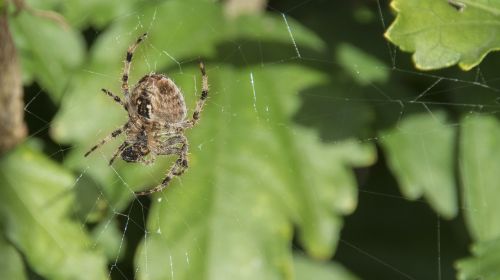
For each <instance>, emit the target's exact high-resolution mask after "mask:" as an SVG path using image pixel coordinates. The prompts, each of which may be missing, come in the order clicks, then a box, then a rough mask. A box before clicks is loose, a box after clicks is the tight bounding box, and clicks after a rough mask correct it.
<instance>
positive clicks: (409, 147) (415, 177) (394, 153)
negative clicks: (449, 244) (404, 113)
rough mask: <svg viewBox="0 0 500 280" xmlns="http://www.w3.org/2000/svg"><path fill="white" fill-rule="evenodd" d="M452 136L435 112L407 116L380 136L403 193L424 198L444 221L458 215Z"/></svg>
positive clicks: (451, 130)
mask: <svg viewBox="0 0 500 280" xmlns="http://www.w3.org/2000/svg"><path fill="white" fill-rule="evenodd" d="M454 135H455V127H454V126H452V125H450V124H448V123H447V122H446V118H445V115H444V114H443V113H442V112H434V113H433V114H432V115H431V114H428V113H425V114H415V115H411V116H409V117H406V118H404V119H403V120H402V121H401V122H400V123H399V125H398V126H396V127H395V128H393V129H390V130H388V131H385V132H384V133H383V134H382V135H381V137H380V138H381V143H382V147H383V148H384V150H385V151H386V156H387V161H388V164H389V167H390V168H391V170H392V171H393V172H394V173H395V175H396V178H397V179H398V181H399V185H400V187H401V190H402V192H403V194H404V195H405V196H406V197H408V198H410V199H418V198H420V197H421V196H425V197H426V198H427V200H428V201H429V203H430V204H431V205H432V207H433V208H434V209H435V210H436V211H437V212H438V213H440V214H441V215H442V216H444V217H447V218H452V217H454V216H455V215H456V214H457V194H456V187H455V182H454V157H453V153H454V150H455V148H454V139H455V138H454Z"/></svg>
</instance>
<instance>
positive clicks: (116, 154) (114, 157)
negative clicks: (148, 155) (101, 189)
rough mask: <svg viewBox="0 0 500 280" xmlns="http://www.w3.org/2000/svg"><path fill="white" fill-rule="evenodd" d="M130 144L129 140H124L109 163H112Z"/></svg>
mask: <svg viewBox="0 0 500 280" xmlns="http://www.w3.org/2000/svg"><path fill="white" fill-rule="evenodd" d="M128 145H129V143H128V142H127V141H125V142H123V143H122V144H121V145H120V147H118V149H116V151H115V153H114V154H113V156H112V157H111V159H110V160H109V165H112V164H113V162H114V161H115V159H116V157H117V156H118V155H119V154H120V153H121V152H122V151H123V150H124V149H125V148H126V147H127V146H128Z"/></svg>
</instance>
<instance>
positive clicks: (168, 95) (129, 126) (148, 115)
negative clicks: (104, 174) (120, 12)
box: [85, 33, 208, 195]
mask: <svg viewBox="0 0 500 280" xmlns="http://www.w3.org/2000/svg"><path fill="white" fill-rule="evenodd" d="M146 36H147V33H144V34H143V35H142V36H140V37H139V38H138V39H137V41H136V42H135V43H134V44H133V45H131V46H130V47H129V48H128V51H127V55H126V57H125V67H124V70H123V76H122V91H123V95H124V96H125V100H124V101H122V100H121V99H120V97H118V96H116V95H115V94H113V93H112V92H110V91H109V90H106V89H102V91H103V92H104V93H105V94H107V95H108V96H110V97H111V98H113V99H114V100H115V101H116V102H117V103H119V104H120V105H122V106H123V108H125V110H126V111H127V112H128V117H129V120H128V121H127V123H125V124H124V125H123V126H122V127H120V128H119V129H117V130H115V131H113V132H112V133H111V134H110V135H108V136H107V137H105V138H104V139H103V140H101V141H100V142H99V143H98V144H97V145H95V146H94V147H92V148H91V149H90V150H89V151H88V152H87V153H86V154H85V157H86V156H88V155H89V154H90V153H92V152H93V151H95V150H96V149H97V148H99V147H101V146H102V145H104V144H105V143H106V142H108V141H110V140H112V139H114V138H116V137H117V136H118V135H120V134H121V133H122V132H125V135H126V139H125V142H123V144H121V145H120V147H118V149H117V150H116V152H115V153H114V154H113V156H112V157H111V160H110V161H109V165H111V164H113V161H114V160H115V158H116V157H117V156H118V154H120V156H121V158H122V159H123V160H124V161H126V162H140V163H144V164H151V163H153V162H154V161H155V158H156V156H160V155H174V154H175V155H178V156H179V158H178V159H177V161H176V162H175V163H174V164H173V165H172V166H171V167H170V169H169V171H168V173H167V176H166V177H165V179H163V181H162V182H161V184H160V185H158V186H156V187H155V188H152V189H150V190H146V191H142V192H136V195H148V194H152V193H155V192H159V191H161V190H163V189H164V188H165V187H167V186H168V183H169V182H170V181H171V180H172V178H173V177H174V176H180V175H182V173H184V171H185V170H186V169H187V167H188V158H187V153H188V142H187V139H186V137H185V136H184V134H183V132H184V130H185V129H187V128H191V127H193V126H195V125H196V124H197V123H198V120H199V118H200V112H201V110H202V109H203V105H204V104H205V100H206V99H207V97H208V79H207V74H206V72H205V65H204V64H203V62H200V70H201V77H202V90H201V96H200V99H199V100H198V102H197V103H196V108H195V110H194V112H193V116H192V118H191V119H189V120H186V114H187V110H186V104H185V103H184V97H183V96H182V93H181V91H180V90H179V88H178V87H177V86H176V85H175V83H174V82H173V81H172V80H171V79H169V78H168V77H166V76H165V75H162V74H149V75H146V76H144V77H142V78H141V79H140V80H139V82H138V83H137V85H135V86H134V87H133V89H132V92H131V93H130V94H129V86H128V75H129V71H130V64H131V62H132V55H133V53H134V51H135V49H136V48H137V46H138V45H139V43H140V42H142V41H143V40H144V38H145V37H146Z"/></svg>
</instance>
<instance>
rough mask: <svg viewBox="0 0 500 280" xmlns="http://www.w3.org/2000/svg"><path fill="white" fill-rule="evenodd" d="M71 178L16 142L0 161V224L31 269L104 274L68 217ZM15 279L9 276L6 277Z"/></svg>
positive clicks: (63, 275)
mask: <svg viewBox="0 0 500 280" xmlns="http://www.w3.org/2000/svg"><path fill="white" fill-rule="evenodd" d="M74 182H75V178H74V177H73V176H72V175H71V174H69V173H68V172H67V171H66V170H64V169H62V168H61V167H60V166H58V165H57V164H55V163H54V162H52V161H50V160H48V159H47V158H46V157H45V156H43V155H41V154H40V153H38V152H36V151H34V150H32V149H30V148H27V147H19V148H18V149H16V150H15V151H13V152H11V153H10V154H8V155H6V156H4V157H3V158H2V159H1V160H0V186H1V188H0V223H1V225H2V228H3V229H4V234H5V235H6V237H7V239H8V240H9V241H10V242H11V243H12V244H14V246H15V247H16V248H18V249H19V250H20V251H22V253H23V254H24V256H25V257H26V260H27V262H28V263H29V264H30V267H32V268H33V269H34V270H35V271H36V273H38V274H40V275H42V276H44V277H46V278H49V279H106V278H107V273H106V263H105V259H104V257H102V256H101V254H100V253H99V252H96V251H93V250H91V249H89V248H90V245H91V242H90V239H89V237H88V235H87V234H86V233H85V231H84V230H82V228H81V226H80V224H79V223H78V222H76V221H72V220H71V219H70V218H69V214H70V212H71V209H72V208H71V207H72V203H73V199H74V198H73V197H72V196H71V192H70V191H71V187H72V185H73V184H74ZM6 279H15V278H6Z"/></svg>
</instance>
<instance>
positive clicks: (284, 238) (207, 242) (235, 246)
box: [137, 65, 375, 279]
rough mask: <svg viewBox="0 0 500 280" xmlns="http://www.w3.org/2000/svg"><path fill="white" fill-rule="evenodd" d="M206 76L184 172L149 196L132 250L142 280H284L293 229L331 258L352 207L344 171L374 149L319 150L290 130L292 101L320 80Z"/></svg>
mask: <svg viewBox="0 0 500 280" xmlns="http://www.w3.org/2000/svg"><path fill="white" fill-rule="evenodd" d="M208 74H209V77H210V83H211V85H212V87H211V89H212V97H211V98H210V99H209V100H208V104H207V107H206V109H205V110H204V111H203V114H202V121H201V123H200V125H199V126H198V127H196V129H193V130H192V131H191V133H190V137H189V139H190V142H191V147H193V149H192V151H191V163H190V166H191V167H190V170H188V172H186V173H185V174H184V175H183V177H182V178H181V179H179V180H176V182H174V183H173V184H172V185H171V187H170V188H169V189H167V190H166V191H164V192H163V193H161V194H159V195H156V198H157V200H155V204H154V205H153V208H152V209H151V212H150V218H149V219H148V229H149V232H151V234H150V235H148V236H149V239H148V240H147V241H146V242H143V244H142V246H141V248H140V249H139V250H138V251H137V257H138V264H139V266H140V270H139V276H140V278H141V279H165V277H171V274H172V273H174V274H175V276H174V278H176V279H202V278H203V279H221V278H228V279H282V278H285V279H288V278H291V275H292V256H291V254H290V252H289V249H288V248H289V246H290V242H291V238H292V227H293V225H294V224H295V225H296V226H297V227H298V230H299V239H300V240H301V243H302V244H303V245H304V247H305V249H306V250H307V251H308V252H309V253H310V254H311V255H313V256H315V257H316V258H321V259H327V258H329V257H331V255H332V254H333V252H334V249H335V245H336V243H337V240H338V235H339V231H340V227H341V215H342V214H345V213H351V212H352V211H353V210H354V208H355V207H356V197H357V191H356V187H355V179H354V176H353V174H352V171H351V170H350V167H351V166H365V165H367V164H370V163H372V162H373V161H374V154H375V153H374V149H373V147H372V146H371V145H361V144H358V143H357V141H350V140H346V141H343V142H339V143H338V144H335V145H334V144H322V143H321V142H320V140H319V139H318V138H317V136H316V135H315V134H314V133H312V132H311V131H309V130H306V129H304V128H300V127H297V126H294V125H292V124H290V123H289V118H290V116H291V115H292V114H293V112H294V111H295V110H296V109H297V107H298V99H297V97H296V96H295V95H294V93H295V92H297V91H299V90H300V89H301V88H304V87H305V86H307V85H310V84H315V83H318V82H322V81H324V77H323V76H322V75H320V74H319V73H317V72H314V71H312V70H310V69H307V68H304V67H298V66H293V65H284V66H283V65H280V66H268V67H266V68H250V69H235V68H231V67H229V66H224V67H219V68H218V69H217V71H209V73H208ZM251 79H253V80H254V86H255V88H252V83H251ZM283 80H286V81H288V82H287V83H282V81H283ZM245 81H247V82H245ZM253 90H255V93H256V95H255V99H254V96H253ZM215 104H217V105H215ZM221 110H222V111H221ZM284 123H288V124H287V125H282V124H284ZM197 147H198V148H197ZM256 174H258V176H256ZM179 181H181V182H182V184H178V182H179ZM165 260H166V261H167V264H168V263H171V264H172V265H173V266H172V265H165ZM173 269H174V270H173Z"/></svg>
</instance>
